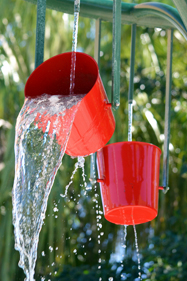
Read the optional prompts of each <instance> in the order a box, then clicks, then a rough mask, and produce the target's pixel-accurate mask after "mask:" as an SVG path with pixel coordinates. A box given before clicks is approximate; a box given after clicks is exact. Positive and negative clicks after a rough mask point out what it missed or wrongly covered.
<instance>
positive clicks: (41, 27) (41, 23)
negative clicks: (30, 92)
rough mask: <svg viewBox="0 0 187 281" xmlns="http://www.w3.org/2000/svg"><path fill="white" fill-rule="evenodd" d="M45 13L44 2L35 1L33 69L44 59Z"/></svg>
mask: <svg viewBox="0 0 187 281" xmlns="http://www.w3.org/2000/svg"><path fill="white" fill-rule="evenodd" d="M45 11H46V0H37V21H36V45H35V68H36V67H38V66H39V65H40V64H41V63H42V62H43V58H44V37H45Z"/></svg>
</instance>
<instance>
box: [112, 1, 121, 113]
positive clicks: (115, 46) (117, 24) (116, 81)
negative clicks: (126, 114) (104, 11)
mask: <svg viewBox="0 0 187 281" xmlns="http://www.w3.org/2000/svg"><path fill="white" fill-rule="evenodd" d="M120 59H121V0H113V42H112V105H113V108H114V109H118V107H119V106H120V65H121V63H120Z"/></svg>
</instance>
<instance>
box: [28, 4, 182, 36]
mask: <svg viewBox="0 0 187 281" xmlns="http://www.w3.org/2000/svg"><path fill="white" fill-rule="evenodd" d="M26 1H28V2H32V3H34V4H36V3H37V0H26ZM177 1H178V0H177ZM181 1H183V0H180V1H178V2H181ZM179 5H180V4H179ZM121 6H122V14H121V23H122V24H134V23H136V24H137V25H139V26H147V27H160V28H165V29H172V28H177V29H178V30H179V32H181V33H182V34H183V36H184V37H185V38H187V30H186V28H185V25H184V23H183V21H182V20H181V18H180V15H179V13H178V11H177V9H175V8H173V7H171V6H169V5H166V4H163V3H155V2H147V3H142V4H138V5H137V4H133V3H125V2H122V3H121ZM47 8H49V9H53V10H57V11H61V12H63V13H68V14H73V12H74V0H47ZM112 9H113V1H108V0H82V1H81V10H80V16H83V17H88V18H94V19H98V18H100V19H101V20H102V21H110V22H111V21H112V20H113V14H112Z"/></svg>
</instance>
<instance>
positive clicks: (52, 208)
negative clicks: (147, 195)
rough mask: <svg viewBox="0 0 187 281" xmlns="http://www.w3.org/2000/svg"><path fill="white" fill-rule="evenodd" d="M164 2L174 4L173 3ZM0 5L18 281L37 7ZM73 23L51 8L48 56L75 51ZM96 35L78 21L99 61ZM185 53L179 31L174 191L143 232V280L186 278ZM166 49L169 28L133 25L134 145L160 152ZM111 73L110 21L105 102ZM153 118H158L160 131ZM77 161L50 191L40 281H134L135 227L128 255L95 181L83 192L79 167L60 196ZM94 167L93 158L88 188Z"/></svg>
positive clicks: (121, 130)
mask: <svg viewBox="0 0 187 281" xmlns="http://www.w3.org/2000/svg"><path fill="white" fill-rule="evenodd" d="M126 2H127V1H126ZM128 2H131V1H128ZM134 2H136V3H143V2H144V1H134ZM159 2H164V3H166V4H169V5H173V2H172V1H170V0H168V1H159ZM0 7H1V8H0V280H2V281H18V280H23V279H24V274H23V271H22V269H20V268H19V267H18V261H19V253H18V252H17V251H15V250H14V234H13V226H12V198H11V190H12V186H13V179H14V135H15V133H14V130H15V123H16V118H17V116H18V113H19V111H20V109H21V107H22V105H23V102H24V85H25V83H26V80H27V78H28V77H29V75H30V74H31V73H32V71H33V69H34V53H35V33H36V6H35V5H33V4H31V3H27V2H25V1H23V0H6V1H5V0H3V1H1V5H0ZM72 25H73V16H72V15H67V14H63V13H60V12H56V11H52V10H47V12H46V32H45V60H46V59H48V58H50V57H51V56H54V55H56V54H59V53H62V52H66V51H70V50H71V40H72ZM130 34H131V27H130V26H122V47H121V106H120V108H119V110H118V111H116V112H114V114H115V118H116V130H115V133H114V136H113V137H112V140H111V141H112V142H116V141H126V140H127V120H128V118H127V111H128V105H127V95H128V80H129V66H130V36H131V35H130ZM94 37H95V21H94V20H90V19H87V18H82V17H80V20H79V32H78V51H82V52H85V53H87V54H89V55H91V56H93V54H94ZM186 49H187V43H186V41H185V39H184V38H183V37H182V36H181V35H180V33H179V32H178V31H177V30H175V31H174V47H173V75H172V78H173V83H172V108H171V139H170V142H171V144H170V180H169V186H170V191H169V192H168V193H167V194H166V195H164V194H163V193H162V192H160V202H159V212H158V217H157V218H156V219H155V220H153V221H152V222H150V223H146V224H143V225H138V226H137V232H138V243H139V248H140V255H141V271H142V278H143V279H145V280H152V281H154V280H159V281H162V280H171V281H178V280H187V235H186V232H187V207H186V206H187V188H186V185H187V142H186V136H187V122H186V121H187V56H186ZM166 52H167V33H166V31H165V30H162V29H159V28H155V29H153V28H144V27H137V41H136V59H135V79H134V82H135V84H134V85H135V95H134V100H135V102H134V117H133V140H137V141H145V142H149V143H153V144H155V145H157V146H159V147H160V148H161V149H163V133H164V101H165V74H166ZM111 67H112V24H111V23H108V22H102V33H101V52H100V72H101V77H102V80H103V82H104V85H105V88H106V92H107V94H108V96H109V97H110V93H111V72H112V71H111ZM147 113H148V114H147ZM150 116H151V117H152V118H154V120H155V124H156V126H154V127H153V126H152V125H151V122H150V120H149V118H150ZM75 162H76V159H71V158H70V157H69V156H67V155H66V156H65V157H64V160H63V163H62V165H61V167H60V169H59V171H58V173H57V176H56V180H55V183H54V186H53V189H52V192H51V194H50V198H49V201H48V209H47V214H46V219H45V223H44V225H43V228H42V231H41V234H40V242H39V248H38V259H37V265H36V275H35V278H36V280H58V281H60V280H68V281H69V280H99V278H102V280H104V281H105V280H138V279H137V277H138V267H137V258H136V252H135V245H134V233H133V228H132V227H130V226H129V227H128V228H127V232H128V234H127V250H126V253H125V254H124V251H125V250H124V248H123V247H122V245H123V243H124V228H123V227H120V226H117V225H113V224H111V223H109V222H107V221H106V220H105V219H104V217H103V213H102V205H101V198H100V191H99V185H98V184H96V185H95V186H94V187H93V188H92V189H90V190H87V191H86V190H85V187H84V184H83V181H82V176H81V175H82V171H81V170H80V169H79V171H78V172H77V173H76V175H75V177H74V182H73V183H72V185H71V187H70V189H69V192H68V196H67V198H65V199H64V198H61V197H60V194H62V193H64V189H65V186H66V185H67V184H68V182H69V179H70V176H71V174H72V171H73V166H74V164H75ZM89 166H90V159H89V157H87V158H86V165H85V169H86V181H87V182H88V183H89V175H90V170H89ZM121 275H122V277H121ZM109 277H111V279H108V278H109ZM42 278H43V279H42ZM112 278H113V279H112ZM100 280H101V279H100Z"/></svg>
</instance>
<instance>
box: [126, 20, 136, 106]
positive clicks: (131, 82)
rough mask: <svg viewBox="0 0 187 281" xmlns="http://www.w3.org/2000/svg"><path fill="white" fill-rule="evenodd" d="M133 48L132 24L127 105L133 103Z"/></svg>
mask: <svg viewBox="0 0 187 281" xmlns="http://www.w3.org/2000/svg"><path fill="white" fill-rule="evenodd" d="M135 47H136V24H133V25H132V29H131V60H130V78H129V94H128V103H132V102H133V93H134V63H135Z"/></svg>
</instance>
